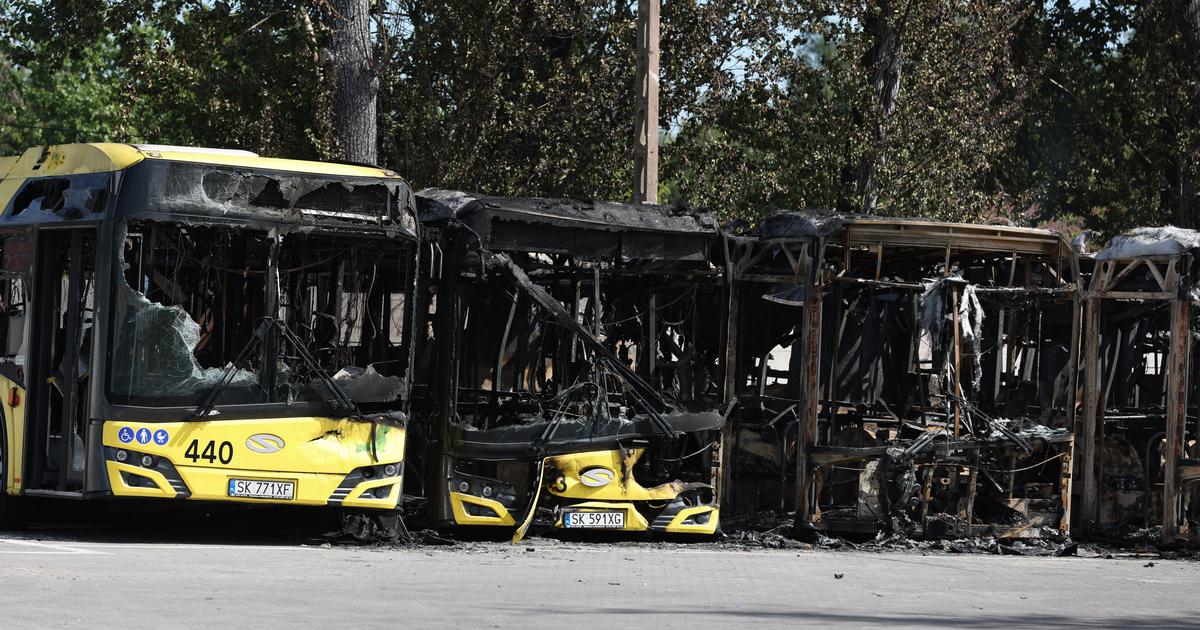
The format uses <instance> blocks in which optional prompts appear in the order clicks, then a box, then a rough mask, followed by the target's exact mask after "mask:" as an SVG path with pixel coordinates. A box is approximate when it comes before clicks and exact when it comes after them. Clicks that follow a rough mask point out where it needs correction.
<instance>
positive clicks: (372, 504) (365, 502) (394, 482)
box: [342, 477, 400, 510]
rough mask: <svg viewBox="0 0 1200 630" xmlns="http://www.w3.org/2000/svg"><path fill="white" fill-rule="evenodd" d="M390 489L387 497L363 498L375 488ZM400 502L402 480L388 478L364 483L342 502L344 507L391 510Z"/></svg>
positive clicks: (373, 496)
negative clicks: (364, 494)
mask: <svg viewBox="0 0 1200 630" xmlns="http://www.w3.org/2000/svg"><path fill="white" fill-rule="evenodd" d="M383 487H387V488H388V493H387V496H384V497H376V496H375V495H370V496H363V493H365V492H367V491H368V490H374V489H375V488H383ZM399 501H400V478H398V477H388V478H385V479H375V480H373V481H364V482H362V483H360V484H358V485H357V486H355V487H354V490H352V491H351V492H350V494H349V495H347V496H346V498H345V499H344V500H343V501H342V505H343V506H344V507H368V508H383V509H389V510H390V509H391V508H394V507H396V503H397V502H399Z"/></svg>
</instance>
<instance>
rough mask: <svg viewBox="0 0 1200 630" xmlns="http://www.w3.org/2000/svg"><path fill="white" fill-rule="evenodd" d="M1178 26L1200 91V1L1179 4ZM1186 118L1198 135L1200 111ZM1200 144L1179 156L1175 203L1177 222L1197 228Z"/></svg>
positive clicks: (1193, 111) (1193, 76)
mask: <svg viewBox="0 0 1200 630" xmlns="http://www.w3.org/2000/svg"><path fill="white" fill-rule="evenodd" d="M1180 13H1181V15H1180V16H1179V17H1180V20H1179V28H1180V29H1181V30H1182V31H1183V41H1184V50H1185V53H1186V54H1185V55H1184V59H1182V60H1181V61H1182V62H1183V63H1184V64H1186V67H1187V68H1189V69H1190V70H1191V74H1192V77H1191V78H1192V82H1193V86H1192V88H1193V90H1200V62H1198V61H1197V60H1200V0H1183V2H1182V6H1181V7H1180ZM1188 118H1189V120H1188V121H1187V123H1186V124H1187V125H1188V130H1189V131H1190V132H1191V134H1192V137H1193V138H1195V137H1196V135H1195V134H1196V131H1195V129H1196V126H1197V123H1200V112H1197V110H1196V108H1195V107H1193V108H1192V110H1191V112H1190V114H1189V116H1188ZM1197 150H1200V146H1189V147H1187V148H1186V149H1185V150H1184V152H1183V153H1184V154H1183V155H1181V156H1179V162H1180V167H1179V193H1178V194H1179V202H1178V204H1177V205H1176V206H1175V225H1177V226H1179V227H1187V228H1195V227H1196V226H1197V225H1200V185H1198V183H1197V178H1198V177H1200V173H1198V172H1197V171H1200V164H1198V163H1197V157H1196V151H1197Z"/></svg>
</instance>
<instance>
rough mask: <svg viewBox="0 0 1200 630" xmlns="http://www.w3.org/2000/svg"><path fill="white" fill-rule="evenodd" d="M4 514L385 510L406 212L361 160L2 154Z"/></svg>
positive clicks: (408, 196)
mask: <svg viewBox="0 0 1200 630" xmlns="http://www.w3.org/2000/svg"><path fill="white" fill-rule="evenodd" d="M0 178H2V179H0V209H2V213H0V406H3V409H4V422H3V423H0V485H2V486H3V488H4V492H2V493H0V523H2V524H5V525H8V526H14V525H19V524H20V521H21V517H22V512H23V511H24V510H23V509H22V508H23V503H22V501H23V498H22V497H23V496H49V497H72V498H100V497H143V498H161V499H176V500H182V499H190V500H201V501H223V502H224V501H232V502H251V503H253V502H261V503H274V504H295V505H311V506H340V507H346V508H376V509H385V510H389V509H394V508H396V506H397V502H398V500H399V497H400V495H401V491H402V488H401V485H402V475H403V459H404V443H405V423H406V415H405V414H406V411H407V405H408V391H409V386H408V383H409V380H410V379H409V372H410V371H411V365H412V356H411V353H410V352H409V350H408V348H409V347H411V342H410V339H409V335H411V334H412V327H411V326H410V325H407V324H408V322H409V321H410V319H411V317H412V312H413V308H412V300H407V299H405V298H406V296H409V295H412V293H413V292H412V287H413V283H414V282H415V279H416V262H415V261H416V255H417V252H418V227H417V223H416V218H415V210H414V197H413V193H412V190H411V189H410V188H409V187H408V185H407V184H406V183H405V182H404V180H403V179H401V178H400V177H398V176H397V175H396V174H395V173H392V172H390V171H387V170H383V169H379V168H374V167H366V166H359V165H348V164H339V163H322V162H307V161H296V160H284V159H271V158H262V157H259V156H257V155H255V154H253V153H248V152H243V151H229V150H218V149H196V148H183V147H166V146H150V145H125V144H78V145H61V146H48V147H35V148H32V149H29V150H28V151H26V152H25V153H24V154H23V155H21V156H19V157H10V158H0Z"/></svg>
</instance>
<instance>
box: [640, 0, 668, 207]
mask: <svg viewBox="0 0 1200 630" xmlns="http://www.w3.org/2000/svg"><path fill="white" fill-rule="evenodd" d="M660 2H661V0H638V13H637V77H638V81H637V82H638V93H637V123H636V130H635V132H634V140H633V142H634V155H633V202H634V203H658V10H659V7H660Z"/></svg>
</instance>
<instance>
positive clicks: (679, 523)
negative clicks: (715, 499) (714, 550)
mask: <svg viewBox="0 0 1200 630" xmlns="http://www.w3.org/2000/svg"><path fill="white" fill-rule="evenodd" d="M704 513H709V517H708V522H707V523H705V524H703V525H696V524H694V523H684V521H686V520H687V519H689V518H691V517H693V516H696V515H699V514H704ZM720 518H721V510H719V509H718V508H716V507H715V506H712V505H697V506H695V507H690V508H684V509H682V510H680V511H679V513H678V514H676V515H675V518H673V519H671V523H670V524H669V525H667V529H666V531H668V532H670V533H672V534H706V535H711V534H715V533H716V532H717V523H718V522H720Z"/></svg>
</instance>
